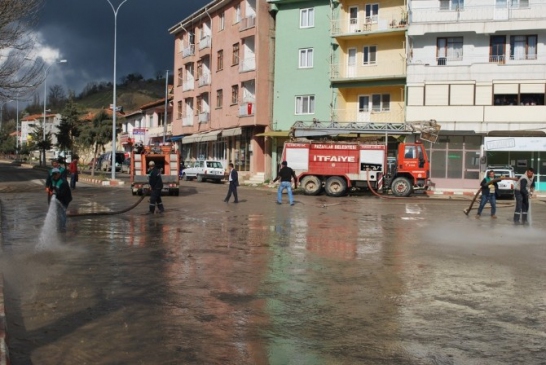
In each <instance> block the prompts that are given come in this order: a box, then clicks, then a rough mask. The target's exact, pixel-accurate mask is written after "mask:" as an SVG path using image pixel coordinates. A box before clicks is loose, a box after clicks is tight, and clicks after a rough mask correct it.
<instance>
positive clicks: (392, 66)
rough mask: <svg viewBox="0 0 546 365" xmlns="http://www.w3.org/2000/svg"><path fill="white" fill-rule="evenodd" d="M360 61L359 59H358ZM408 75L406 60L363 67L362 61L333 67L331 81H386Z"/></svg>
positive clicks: (381, 62) (382, 62) (333, 65)
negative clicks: (386, 79)
mask: <svg viewBox="0 0 546 365" xmlns="http://www.w3.org/2000/svg"><path fill="white" fill-rule="evenodd" d="M357 59H358V57H357ZM405 75H406V60H405V59H402V58H401V59H400V60H397V61H376V63H370V64H366V65H362V61H360V62H359V63H358V64H355V65H348V64H347V63H346V62H345V63H340V64H332V65H331V74H330V78H331V79H385V78H389V77H403V76H405Z"/></svg>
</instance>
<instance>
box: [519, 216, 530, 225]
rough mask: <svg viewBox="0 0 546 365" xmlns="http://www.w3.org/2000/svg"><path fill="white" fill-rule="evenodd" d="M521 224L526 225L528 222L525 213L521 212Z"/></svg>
mask: <svg viewBox="0 0 546 365" xmlns="http://www.w3.org/2000/svg"><path fill="white" fill-rule="evenodd" d="M521 224H523V225H528V224H529V221H528V220H527V213H523V214H522V215H521Z"/></svg>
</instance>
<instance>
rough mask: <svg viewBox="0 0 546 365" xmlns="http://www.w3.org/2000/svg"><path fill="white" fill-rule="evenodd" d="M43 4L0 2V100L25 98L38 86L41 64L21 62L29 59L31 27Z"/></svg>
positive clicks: (28, 0) (30, 0)
mask: <svg viewBox="0 0 546 365" xmlns="http://www.w3.org/2000/svg"><path fill="white" fill-rule="evenodd" d="M43 2H44V0H25V1H21V0H2V1H0V99H13V98H15V97H17V95H22V94H28V93H29V91H31V90H32V89H35V88H36V86H37V85H39V84H40V83H41V81H42V80H43V77H44V72H43V70H44V66H45V65H44V63H41V62H25V59H27V58H35V57H32V51H33V49H34V44H35V42H34V39H33V37H32V32H31V31H32V26H33V25H34V24H35V22H36V21H37V19H38V13H39V11H40V9H41V7H42V5H43Z"/></svg>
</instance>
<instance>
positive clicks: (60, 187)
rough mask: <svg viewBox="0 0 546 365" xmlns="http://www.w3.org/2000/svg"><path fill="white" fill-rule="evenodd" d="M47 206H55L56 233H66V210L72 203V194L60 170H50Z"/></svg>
mask: <svg viewBox="0 0 546 365" xmlns="http://www.w3.org/2000/svg"><path fill="white" fill-rule="evenodd" d="M48 194H49V195H50V199H49V200H50V202H49V204H55V206H56V208H57V209H56V213H57V231H59V232H64V231H66V210H67V209H68V204H70V202H71V201H72V192H71V191H70V186H69V185H68V182H67V181H66V180H65V179H63V178H62V177H61V170H60V169H58V168H53V169H52V170H51V185H50V186H49V188H48Z"/></svg>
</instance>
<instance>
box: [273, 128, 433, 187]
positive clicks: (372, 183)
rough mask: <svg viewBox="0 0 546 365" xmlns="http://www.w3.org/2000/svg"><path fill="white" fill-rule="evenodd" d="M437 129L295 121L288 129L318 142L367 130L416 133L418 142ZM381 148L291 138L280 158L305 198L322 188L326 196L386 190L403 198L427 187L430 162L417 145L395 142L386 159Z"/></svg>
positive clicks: (380, 146)
mask: <svg viewBox="0 0 546 365" xmlns="http://www.w3.org/2000/svg"><path fill="white" fill-rule="evenodd" d="M439 130H440V126H439V125H438V124H436V122H435V121H428V122H424V123H418V124H406V123H404V124H388V125H387V124H385V125H383V124H382V125H374V124H372V123H366V124H365V125H358V124H357V123H353V124H352V125H351V126H340V125H337V124H336V125H332V124H328V125H326V124H325V123H324V122H322V123H321V122H312V124H306V123H304V122H298V123H296V124H295V125H294V127H292V133H293V137H296V138H298V137H308V138H309V137H316V136H320V137H321V138H324V137H328V136H332V135H338V134H347V133H348V134H369V133H370V132H375V134H379V133H384V134H387V133H389V132H390V133H397V134H409V133H415V132H416V131H419V132H421V139H423V140H428V141H432V142H434V141H436V138H437V137H438V132H439ZM388 152H389V151H387V146H386V145H385V144H371V143H364V142H358V141H356V142H345V141H334V140H331V139H330V140H319V141H317V140H294V141H291V142H287V143H285V145H284V151H283V157H282V159H283V160H286V161H288V163H289V166H290V167H291V168H292V169H294V171H295V172H296V175H297V176H298V180H299V185H300V186H301V188H303V190H304V191H305V193H306V194H308V195H317V194H320V193H321V192H322V191H323V190H324V191H325V192H326V194H327V195H329V196H342V195H345V194H346V193H347V192H348V191H349V189H353V188H364V189H371V190H375V191H380V192H388V191H391V192H392V194H393V195H394V196H397V197H405V196H409V195H411V194H412V193H413V192H415V191H417V190H426V189H428V187H429V183H430V180H429V179H430V163H429V159H428V156H427V154H426V150H425V147H424V145H423V144H422V143H421V142H413V143H399V144H398V147H397V150H396V152H395V156H391V157H389V153H388Z"/></svg>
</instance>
